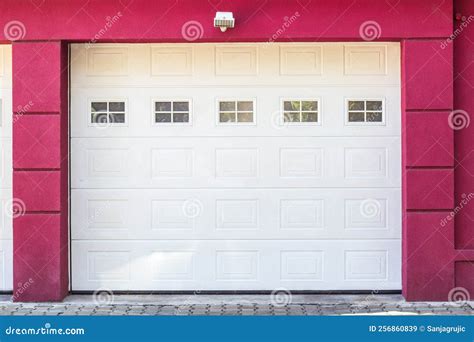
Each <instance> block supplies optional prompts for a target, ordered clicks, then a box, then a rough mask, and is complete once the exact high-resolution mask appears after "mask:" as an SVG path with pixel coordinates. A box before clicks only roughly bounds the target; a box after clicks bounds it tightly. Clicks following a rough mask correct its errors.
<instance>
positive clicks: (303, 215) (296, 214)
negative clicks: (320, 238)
mask: <svg viewBox="0 0 474 342" xmlns="http://www.w3.org/2000/svg"><path fill="white" fill-rule="evenodd" d="M323 212H324V211H323V201H322V200H282V201H281V202H280V219H281V221H280V227H281V229H322V228H323V226H324V219H323Z"/></svg>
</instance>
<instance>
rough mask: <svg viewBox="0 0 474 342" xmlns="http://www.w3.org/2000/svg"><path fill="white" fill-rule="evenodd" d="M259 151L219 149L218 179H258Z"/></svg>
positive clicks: (217, 151)
mask: <svg viewBox="0 0 474 342" xmlns="http://www.w3.org/2000/svg"><path fill="white" fill-rule="evenodd" d="M257 175H258V150H257V149H217V150H216V176H217V177H257Z"/></svg>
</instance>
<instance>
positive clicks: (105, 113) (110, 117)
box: [91, 101, 125, 124]
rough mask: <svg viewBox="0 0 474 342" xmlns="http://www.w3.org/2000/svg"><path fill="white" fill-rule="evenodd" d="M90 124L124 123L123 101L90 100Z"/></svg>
mask: <svg viewBox="0 0 474 342" xmlns="http://www.w3.org/2000/svg"><path fill="white" fill-rule="evenodd" d="M91 123H92V124H111V123H112V124H113V123H125V102H123V101H93V102H91Z"/></svg>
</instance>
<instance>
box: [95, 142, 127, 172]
mask: <svg viewBox="0 0 474 342" xmlns="http://www.w3.org/2000/svg"><path fill="white" fill-rule="evenodd" d="M126 156H127V150H125V149H90V150H88V151H87V163H88V170H89V174H88V175H89V177H125V176H126V175H127V171H126V165H127V163H126Z"/></svg>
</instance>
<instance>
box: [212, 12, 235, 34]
mask: <svg viewBox="0 0 474 342" xmlns="http://www.w3.org/2000/svg"><path fill="white" fill-rule="evenodd" d="M234 24H235V19H234V15H233V14H232V12H217V13H216V17H215V18H214V27H218V28H220V29H221V31H222V32H225V31H226V30H227V28H229V27H230V28H233V27H234Z"/></svg>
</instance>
